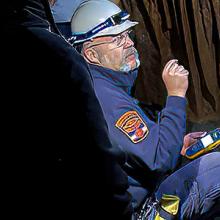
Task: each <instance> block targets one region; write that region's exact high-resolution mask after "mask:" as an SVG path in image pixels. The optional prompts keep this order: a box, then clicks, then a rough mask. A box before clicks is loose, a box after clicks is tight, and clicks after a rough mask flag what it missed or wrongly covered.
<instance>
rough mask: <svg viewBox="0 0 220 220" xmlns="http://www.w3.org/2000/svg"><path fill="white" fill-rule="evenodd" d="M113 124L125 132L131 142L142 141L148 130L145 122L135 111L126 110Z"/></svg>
mask: <svg viewBox="0 0 220 220" xmlns="http://www.w3.org/2000/svg"><path fill="white" fill-rule="evenodd" d="M115 126H116V127H117V128H119V129H120V130H121V131H122V132H123V133H124V134H126V135H127V136H128V137H129V138H130V140H131V141H132V142H133V143H138V142H140V141H142V140H143V139H144V138H145V137H146V136H147V134H148V132H149V130H148V128H147V125H146V123H145V122H144V121H143V120H142V118H141V117H140V115H139V114H138V113H137V112H136V111H128V112H126V113H125V114H123V115H122V116H121V117H120V118H119V119H118V121H117V122H116V124H115Z"/></svg>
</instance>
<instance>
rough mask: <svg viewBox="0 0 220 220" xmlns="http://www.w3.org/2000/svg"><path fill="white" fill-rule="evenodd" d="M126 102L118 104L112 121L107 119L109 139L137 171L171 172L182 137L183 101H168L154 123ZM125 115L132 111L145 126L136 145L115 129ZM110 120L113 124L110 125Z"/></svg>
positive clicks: (171, 98)
mask: <svg viewBox="0 0 220 220" xmlns="http://www.w3.org/2000/svg"><path fill="white" fill-rule="evenodd" d="M127 101H128V100H123V102H124V103H122V100H121V104H120V106H121V107H120V108H115V109H114V117H110V116H109V115H107V121H108V125H109V128H110V134H111V136H112V138H113V139H114V140H115V141H117V142H118V143H119V144H120V146H121V147H122V148H123V150H124V151H126V152H127V153H128V155H129V156H130V157H132V160H133V161H134V164H135V165H134V164H132V166H139V168H140V167H141V168H143V167H145V168H146V166H147V167H148V168H149V169H150V170H151V171H158V172H167V171H169V170H172V169H174V168H175V167H176V165H177V162H178V159H179V157H180V151H181V148H182V145H183V138H184V135H185V127H186V112H185V108H186V100H185V98H181V97H177V96H170V97H168V98H167V102H166V106H165V108H164V109H163V110H162V112H161V113H160V118H159V120H158V123H155V122H153V121H151V120H150V119H149V118H148V117H147V116H146V115H145V114H144V112H143V111H142V109H140V108H139V106H138V105H135V104H134V103H131V102H130V103H129V102H127ZM127 111H136V112H137V113H138V114H139V115H140V117H141V118H142V120H143V122H144V123H145V124H146V126H147V129H148V133H147V135H146V137H145V138H144V139H143V140H141V141H140V142H138V143H134V142H133V141H132V140H131V138H129V136H128V135H126V134H125V133H124V132H123V131H122V130H120V129H118V128H117V127H116V126H115V124H116V121H117V120H118V118H119V117H120V116H121V115H123V114H125V113H126V112H127ZM112 120H116V121H114V123H113V121H112ZM113 124H114V126H112V125H113Z"/></svg>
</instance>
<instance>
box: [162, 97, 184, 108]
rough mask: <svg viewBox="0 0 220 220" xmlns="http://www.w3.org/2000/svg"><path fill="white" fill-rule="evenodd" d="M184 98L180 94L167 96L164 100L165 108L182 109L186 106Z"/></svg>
mask: <svg viewBox="0 0 220 220" xmlns="http://www.w3.org/2000/svg"><path fill="white" fill-rule="evenodd" d="M186 104H187V102H186V99H185V98H183V97H180V96H168V97H167V101H166V108H170V107H171V108H178V109H184V110H185V108H186Z"/></svg>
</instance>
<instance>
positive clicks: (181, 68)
mask: <svg viewBox="0 0 220 220" xmlns="http://www.w3.org/2000/svg"><path fill="white" fill-rule="evenodd" d="M183 70H185V68H184V67H183V66H182V65H180V66H178V69H177V71H179V72H181V71H183Z"/></svg>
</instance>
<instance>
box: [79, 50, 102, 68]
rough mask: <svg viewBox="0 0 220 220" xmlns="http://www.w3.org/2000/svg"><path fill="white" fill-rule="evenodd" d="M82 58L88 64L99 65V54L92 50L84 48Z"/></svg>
mask: <svg viewBox="0 0 220 220" xmlns="http://www.w3.org/2000/svg"><path fill="white" fill-rule="evenodd" d="M83 56H84V58H85V59H86V60H87V61H88V62H89V63H92V64H100V61H99V54H98V52H97V51H96V50H94V49H93V48H85V49H84V50H83Z"/></svg>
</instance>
